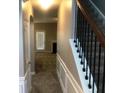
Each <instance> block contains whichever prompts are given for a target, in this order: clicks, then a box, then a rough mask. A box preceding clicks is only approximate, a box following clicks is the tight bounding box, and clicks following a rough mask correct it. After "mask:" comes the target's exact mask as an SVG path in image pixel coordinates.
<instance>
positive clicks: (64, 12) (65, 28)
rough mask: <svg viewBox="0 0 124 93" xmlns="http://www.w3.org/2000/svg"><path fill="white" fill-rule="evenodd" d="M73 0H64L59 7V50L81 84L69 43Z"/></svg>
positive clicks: (71, 32)
mask: <svg viewBox="0 0 124 93" xmlns="http://www.w3.org/2000/svg"><path fill="white" fill-rule="evenodd" d="M72 15H73V12H72V0H63V1H62V3H61V5H60V9H59V18H58V28H57V46H58V47H57V51H58V54H59V56H60V57H61V58H62V60H63V61H64V62H65V64H66V66H67V67H68V69H69V70H70V72H71V73H72V74H73V76H74V77H75V79H76V80H77V82H78V83H79V85H81V84H80V80H79V76H78V72H77V69H76V65H75V62H74V58H73V55H72V51H71V48H70V44H69V39H71V38H72V37H73V28H74V27H73V24H72V23H73V19H74V18H72Z"/></svg>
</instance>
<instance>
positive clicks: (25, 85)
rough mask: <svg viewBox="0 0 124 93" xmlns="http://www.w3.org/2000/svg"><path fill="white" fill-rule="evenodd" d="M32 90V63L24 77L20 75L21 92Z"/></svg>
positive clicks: (25, 92) (28, 92) (27, 92)
mask: <svg viewBox="0 0 124 93" xmlns="http://www.w3.org/2000/svg"><path fill="white" fill-rule="evenodd" d="M30 91H31V73H30V65H29V66H28V69H27V71H26V74H25V76H24V77H19V93H30Z"/></svg>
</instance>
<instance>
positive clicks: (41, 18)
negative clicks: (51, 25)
mask: <svg viewBox="0 0 124 93" xmlns="http://www.w3.org/2000/svg"><path fill="white" fill-rule="evenodd" d="M44 1H45V0H44ZM61 1H62V0H54V2H53V4H52V5H51V7H50V8H49V9H48V10H44V9H43V8H42V6H41V5H40V4H39V2H38V0H31V3H32V7H33V14H34V22H47V21H56V20H57V15H58V8H59V5H60V3H61Z"/></svg>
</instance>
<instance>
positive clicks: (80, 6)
mask: <svg viewBox="0 0 124 93" xmlns="http://www.w3.org/2000/svg"><path fill="white" fill-rule="evenodd" d="M76 4H77V8H76V16H75V17H76V26H75V32H74V43H75V47H76V48H77V52H78V53H79V58H80V59H81V62H80V64H81V65H82V71H83V72H85V79H86V80H88V86H87V87H88V88H89V89H92V93H105V35H104V33H103V32H104V31H102V29H100V28H99V26H98V24H97V23H96V22H95V21H94V19H93V18H92V16H91V14H90V12H89V11H88V8H87V7H86V5H85V4H84V3H83V2H82V0H76ZM88 68H89V69H88ZM91 77H93V79H92V78H91ZM95 86H96V92H95Z"/></svg>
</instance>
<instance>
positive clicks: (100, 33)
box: [76, 0, 105, 47]
mask: <svg viewBox="0 0 124 93" xmlns="http://www.w3.org/2000/svg"><path fill="white" fill-rule="evenodd" d="M76 2H77V5H78V7H79V9H80V10H81V12H82V14H83V16H84V17H85V18H86V20H87V22H88V23H89V25H90V26H91V28H92V31H94V33H95V34H96V37H97V40H98V41H99V42H100V44H101V46H102V47H105V35H104V33H103V31H102V30H101V29H100V28H99V26H98V25H97V23H96V22H95V21H94V19H93V17H92V16H91V13H90V12H89V10H88V8H87V7H86V5H85V4H84V3H82V1H81V0H76Z"/></svg>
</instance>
